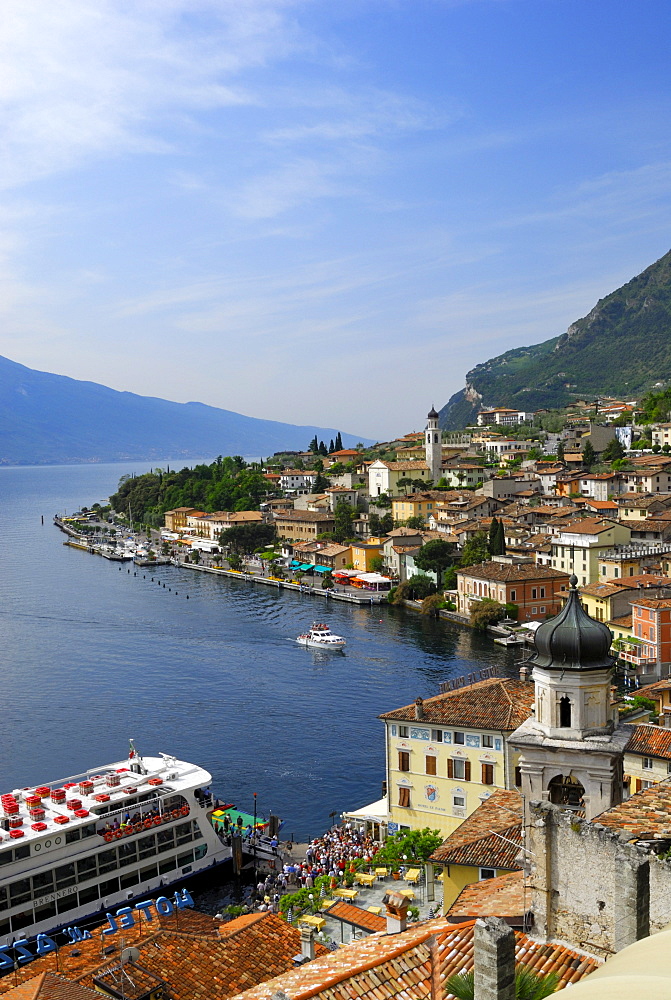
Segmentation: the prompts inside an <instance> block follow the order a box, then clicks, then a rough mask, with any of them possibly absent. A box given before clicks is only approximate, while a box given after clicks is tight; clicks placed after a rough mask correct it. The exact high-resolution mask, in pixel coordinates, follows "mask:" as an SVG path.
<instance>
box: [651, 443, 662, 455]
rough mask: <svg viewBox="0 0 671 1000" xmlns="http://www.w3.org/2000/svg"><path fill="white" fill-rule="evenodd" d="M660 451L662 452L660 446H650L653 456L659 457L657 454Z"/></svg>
mask: <svg viewBox="0 0 671 1000" xmlns="http://www.w3.org/2000/svg"><path fill="white" fill-rule="evenodd" d="M661 450H662V446H661V444H653V446H652V453H653V455H659V453H660V451H661Z"/></svg>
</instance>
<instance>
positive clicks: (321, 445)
mask: <svg viewBox="0 0 671 1000" xmlns="http://www.w3.org/2000/svg"><path fill="white" fill-rule="evenodd" d="M318 451H319V454H320V455H328V452H327V450H326V445H325V444H324V442H323V441H320V442H319V448H318Z"/></svg>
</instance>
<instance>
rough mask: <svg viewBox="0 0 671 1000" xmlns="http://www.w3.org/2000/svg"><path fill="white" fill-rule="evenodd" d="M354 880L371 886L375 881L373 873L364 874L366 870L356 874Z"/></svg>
mask: <svg viewBox="0 0 671 1000" xmlns="http://www.w3.org/2000/svg"><path fill="white" fill-rule="evenodd" d="M356 880H357V882H358V883H359V885H368V886H371V885H372V884H373V882H374V881H375V875H368V874H366V872H359V873H358V874H357V875H356Z"/></svg>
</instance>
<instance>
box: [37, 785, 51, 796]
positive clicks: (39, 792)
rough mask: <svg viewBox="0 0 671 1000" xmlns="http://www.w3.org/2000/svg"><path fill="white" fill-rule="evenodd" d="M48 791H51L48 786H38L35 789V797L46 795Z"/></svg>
mask: <svg viewBox="0 0 671 1000" xmlns="http://www.w3.org/2000/svg"><path fill="white" fill-rule="evenodd" d="M50 791H51V789H50V788H49V786H48V785H40V787H39V788H36V789H35V795H42V796H44V795H48V794H49V792H50Z"/></svg>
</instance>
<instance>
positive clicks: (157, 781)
mask: <svg viewBox="0 0 671 1000" xmlns="http://www.w3.org/2000/svg"><path fill="white" fill-rule="evenodd" d="M147 784H148V785H156V786H157V787H158V785H162V784H163V778H150V779H149V781H148V782H147Z"/></svg>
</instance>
